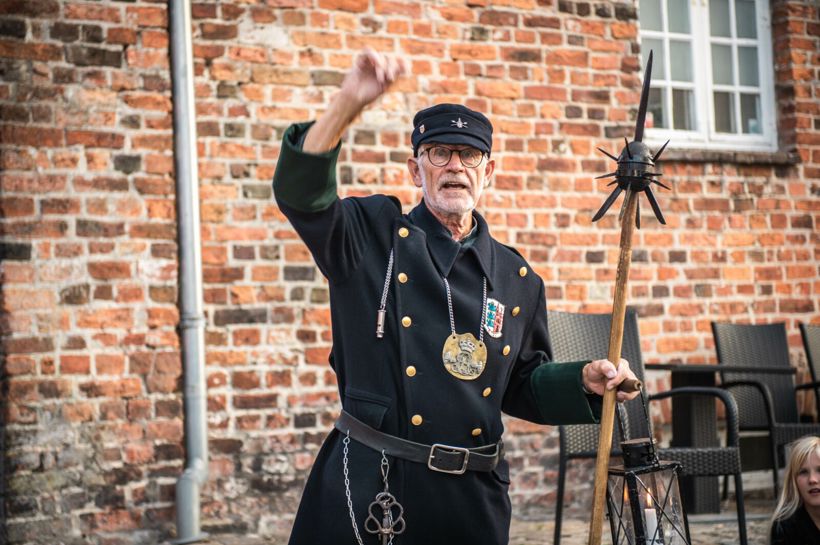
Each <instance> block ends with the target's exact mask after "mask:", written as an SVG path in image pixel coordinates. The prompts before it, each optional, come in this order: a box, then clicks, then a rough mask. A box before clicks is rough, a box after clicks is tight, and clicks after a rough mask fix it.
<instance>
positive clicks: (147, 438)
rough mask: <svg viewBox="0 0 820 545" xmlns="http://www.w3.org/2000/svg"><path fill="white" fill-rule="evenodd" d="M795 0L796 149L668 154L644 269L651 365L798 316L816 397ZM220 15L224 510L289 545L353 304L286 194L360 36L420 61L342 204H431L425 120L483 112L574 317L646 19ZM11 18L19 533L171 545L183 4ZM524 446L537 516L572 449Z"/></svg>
mask: <svg viewBox="0 0 820 545" xmlns="http://www.w3.org/2000/svg"><path fill="white" fill-rule="evenodd" d="M772 3H773V4H774V5H773V9H772V18H773V25H774V37H773V42H774V48H775V63H776V78H777V89H776V91H777V100H778V112H779V127H780V129H779V130H780V133H779V136H780V140H781V153H778V154H774V155H765V156H761V155H748V154H746V155H742V154H741V155H731V156H727V155H715V154H708V153H700V154H694V153H693V154H689V155H684V154H681V153H680V152H678V153H677V154H675V153H674V151H673V152H670V153H669V155H668V156H669V157H671V158H673V159H675V160H672V161H667V162H665V163H664V165H663V170H664V175H665V179H666V181H667V182H669V183H671V186H672V188H673V191H672V192H671V193H669V192H665V191H661V194H660V195H659V200H660V201H661V206H662V208H663V209H664V211H665V212H666V216H667V218H668V222H669V225H668V226H666V227H661V226H659V225H658V224H657V223H656V222H655V221H654V220H653V219H652V218H651V217H650V216H645V217H644V220H643V225H644V228H643V229H642V230H641V231H640V232H639V234H638V235H637V236H636V238H635V248H636V252H635V257H634V259H633V272H632V277H631V278H632V280H631V295H630V303H631V304H632V305H634V306H636V307H637V308H638V309H639V311H640V314H641V329H642V331H641V332H642V339H643V342H644V346H643V348H644V352H645V356H646V359H647V360H649V361H684V362H704V361H714V349H713V345H712V341H711V335H710V332H709V321H710V320H713V319H724V320H733V321H756V322H757V321H759V322H768V321H786V322H787V325H788V330H789V334H790V340H791V342H792V347H793V349H794V352H793V356H794V362H795V364H797V365H800V366H801V368H802V369H803V370H804V371H803V372H801V375H800V378H802V379H805V378H806V373H805V356H804V355H803V353H802V350H801V349H800V348H799V343H800V341H799V333H798V330H797V326H796V324H797V323H798V322H799V321H814V322H818V321H819V320H820V308H818V299H820V298H819V297H818V293H820V280H818V266H819V263H820V255H818V249H817V248H818V246H817V243H818V238H817V234H816V229H817V228H816V226H817V223H818V219H820V218H819V217H818V216H819V214H820V206H819V205H818V202H819V201H818V193H820V130H818V129H820V106H818V105H819V104H820V100H818V85H817V81H818V80H820V77H818V67H820V55H818V50H820V47H818V45H819V44H818V36H819V35H820V28H819V24H818V7H817V4H816V3H813V2H808V1H806V2H772ZM193 15H194V19H195V20H194V55H195V62H196V75H197V79H196V95H197V109H198V120H197V121H198V124H197V128H198V133H199V141H198V143H199V152H200V165H199V166H200V195H201V199H202V222H203V225H202V243H203V261H204V271H203V272H204V280H205V297H206V303H207V305H206V308H207V319H208V322H207V323H208V325H207V345H208V346H207V357H206V358H207V362H206V363H207V380H208V388H209V401H208V409H209V415H208V422H209V425H210V447H211V464H210V469H211V478H210V481H209V484H208V485H207V487H206V489H205V491H204V497H203V511H204V515H203V518H204V520H205V521H206V526H207V528H208V529H209V530H212V531H219V530H227V531H248V532H253V533H261V534H266V535H276V534H282V533H287V531H288V529H289V527H290V524H291V520H292V518H291V517H292V513H293V512H294V510H295V506H296V505H297V502H298V499H299V495H300V492H301V486H302V483H303V481H304V478H305V476H306V474H307V471H308V470H309V467H310V465H311V462H312V459H313V456H314V454H315V452H316V450H317V448H318V445H319V444H320V442H321V440H322V438H323V436H324V434H325V433H326V430H327V429H328V427H329V424H330V422H331V421H332V419H333V417H334V415H335V412H336V410H337V401H338V396H337V393H336V390H335V382H334V376H333V374H332V372H331V371H330V369H329V367H328V366H327V363H326V359H327V354H328V351H329V349H330V344H331V339H330V330H329V310H328V306H327V300H328V294H327V287H326V284H325V283H324V282H323V280H322V278H321V275H320V274H319V273H318V271H317V270H316V268H315V267H314V266H313V264H312V262H311V260H310V256H309V254H308V252H307V250H306V249H305V247H304V246H303V245H302V244H301V243H300V242H299V241H298V239H297V238H296V236H295V234H294V232H293V231H292V229H291V228H290V227H289V225H288V223H287V222H286V221H285V219H284V217H283V216H282V214H281V213H280V212H279V211H278V209H277V207H276V205H275V204H274V202H273V201H272V198H271V189H270V179H271V176H272V173H273V170H274V168H275V164H276V158H277V156H278V152H279V140H280V138H281V134H282V132H283V131H284V129H285V128H286V127H287V125H288V124H289V123H291V122H292V121H296V120H302V119H307V118H312V117H315V116H316V115H317V114H318V113H319V112H320V111H321V110H322V108H323V107H324V106H325V105H326V104H327V101H328V99H329V97H330V96H331V95H332V93H333V91H334V89H335V87H336V86H337V85H338V83H339V82H340V80H341V78H342V75H343V73H344V72H345V70H346V69H347V67H348V66H349V65H350V62H351V59H352V57H353V55H354V54H355V53H356V51H358V50H359V49H360V48H362V47H363V46H371V47H374V48H375V49H377V50H380V51H388V52H392V53H395V54H400V55H403V56H405V57H406V58H407V59H408V60H409V61H410V64H411V66H412V75H411V76H409V77H406V78H404V79H403V80H402V81H401V82H400V83H399V85H397V87H396V90H395V92H393V93H391V94H390V95H388V96H387V97H385V98H384V100H382V101H381V103H379V104H378V105H377V106H376V107H374V108H372V109H370V110H368V111H367V112H365V113H364V114H363V116H362V118H361V119H360V120H359V121H358V122H357V123H356V125H355V127H354V128H353V129H352V130H351V131H350V133H349V134H348V135H347V136H346V145H345V147H344V150H343V152H342V156H341V160H340V173H341V175H340V180H341V183H342V192H343V193H344V194H347V195H352V194H366V193H372V192H375V191H386V192H391V193H394V194H397V195H398V196H399V197H400V198H401V199H402V201H403V202H404V203H405V205H407V206H408V207H410V206H411V205H412V204H413V203H414V202H416V201H417V199H418V194H417V193H416V191H415V189H414V188H413V187H412V185H411V184H410V183H409V181H408V176H407V174H406V173H405V166H404V162H405V158H406V157H407V155H408V150H409V144H408V142H409V131H408V127H409V124H410V120H411V118H412V114H413V112H415V111H416V110H417V109H419V108H421V107H424V106H427V105H429V104H432V103H434V102H441V101H465V102H466V103H467V104H468V105H469V106H471V107H474V108H477V109H480V110H482V111H485V112H487V113H488V115H489V116H490V118H491V119H492V121H493V123H494V124H495V126H496V130H497V138H496V144H495V151H494V154H495V157H496V159H497V161H498V164H499V169H498V174H497V176H496V177H495V180H494V184H493V185H494V187H493V188H492V191H491V192H490V193H489V194H488V195H487V197H486V198H485V200H484V202H483V204H482V206H481V210H482V211H483V212H484V213H485V215H486V217H487V219H488V221H489V222H490V225H491V227H492V230H493V232H494V234H495V235H496V236H497V238H499V239H500V240H502V241H504V242H507V243H510V244H513V245H515V246H516V247H518V248H519V249H520V250H521V251H522V253H524V254H525V255H526V257H527V258H528V259H529V260H530V262H531V263H532V265H533V267H534V268H535V269H536V270H537V271H538V272H539V273H540V274H541V275H542V277H543V278H544V280H545V283H546V286H547V294H548V297H549V306H550V308H555V309H570V310H583V311H606V310H608V309H609V305H610V301H611V296H612V285H613V280H614V263H615V261H616V259H617V241H618V229H617V228H616V226H615V220H614V216H610V217H608V218H606V219H604V220H603V221H602V222H601V223H600V224H597V225H594V226H593V225H591V224H590V217H591V215H592V214H593V213H594V211H595V210H597V207H598V206H600V203H601V202H602V201H603V199H604V198H605V196H606V194H607V192H606V191H605V188H604V184H603V183H595V182H594V181H593V180H592V176H593V175H597V174H599V173H604V172H607V169H608V168H609V167H611V165H610V164H609V162H608V160H606V159H605V158H602V156H601V155H600V154H598V153H597V152H595V147H596V146H603V147H605V148H607V149H610V150H616V149H618V148H619V144H618V143H617V139H618V138H620V137H621V136H622V135H624V134H627V135H629V134H631V131H632V128H631V127H632V120H633V116H634V108H633V106H634V105H635V104H636V103H637V100H638V97H639V92H640V89H639V79H640V71H639V54H638V53H639V47H638V44H637V35H638V28H637V20H636V7H635V3H634V2H626V3H610V2H597V3H591V2H569V1H560V2H556V1H549V0H546V1H543V0H539V1H536V0H502V1H495V2H492V1H490V0H469V1H468V2H461V1H459V0H452V1H448V2H443V1H440V2H400V1H381V0H373V1H368V0H267V1H262V0H260V1H258V2H253V1H239V0H237V1H235V2H229V1H219V2H216V1H215V2H198V3H194V4H193ZM0 18H1V19H0V74H2V78H0V79H1V80H2V83H0V123H2V128H0V131H2V132H0V134H2V142H1V143H0V145H2V148H0V152H1V153H2V155H0V162H1V164H2V175H1V177H0V191H1V192H2V193H1V194H0V210H2V214H1V215H2V219H1V220H0V221H1V222H2V223H0V225H1V226H2V234H3V236H2V246H0V248H2V260H3V262H2V290H0V298H2V301H1V302H2V322H0V323H2V326H1V327H2V334H3V338H2V340H3V351H2V353H3V359H2V360H1V361H0V366H2V367H0V377H2V379H1V380H2V401H0V403H2V405H0V406H2V414H3V420H2V428H0V431H2V434H0V437H1V438H2V443H0V450H3V451H4V452H5V457H4V458H3V463H2V465H0V474H2V479H3V481H2V482H3V485H2V486H0V500H2V501H0V520H4V521H5V524H4V525H3V524H0V527H2V528H3V530H2V531H5V532H6V535H5V537H6V540H7V541H8V542H9V543H56V542H57V540H61V541H63V542H66V543H72V544H86V543H88V544H95V545H96V544H120V543H155V542H157V540H159V539H162V538H165V537H167V535H168V534H169V531H170V530H171V529H172V528H173V512H174V504H173V485H174V483H175V481H176V478H177V477H178V475H179V474H180V472H181V468H182V464H183V448H182V438H181V434H182V412H181V406H182V403H181V388H180V384H181V367H180V354H179V340H178V337H177V334H176V331H175V326H176V323H177V321H178V318H179V316H178V312H177V308H176V298H177V291H176V271H177V258H176V242H175V241H176V227H175V221H176V219H175V208H174V206H175V203H174V186H173V172H172V170H173V163H172V150H171V146H172V140H173V135H172V131H171V115H170V112H171V105H172V104H171V95H170V75H169V66H168V65H169V60H168V35H167V30H166V29H167V12H166V4H165V2H160V1H156V2H147V1H139V0H137V1H131V2H125V1H123V2H119V1H109V2H97V1H85V2H80V1H68V0H27V1H22V0H0ZM671 145H672V146H674V143H672V144H671ZM650 386H651V387H652V388H661V387H663V386H664V382H663V377H662V376H657V377H651V380H650ZM809 401H810V400H804V408H809V407H810V406H811V404H810V403H809ZM663 416H664V415H659V417H660V418H662V417H663ZM667 416H668V415H667ZM508 430H510V431H511V432H512V433H511V434H510V437H509V443H510V446H511V449H510V450H511V457H512V463H513V467H514V469H515V476H514V485H513V489H512V492H513V500H514V503H515V505H516V513H518V514H538V515H541V516H543V515H544V513H545V511H546V510H548V509H551V507H552V499H553V496H554V482H555V472H554V469H555V467H556V464H555V461H556V456H557V440H556V435H555V433H553V432H550V430H548V429H544V428H540V427H537V426H531V425H528V424H526V423H522V422H520V421H513V420H510V421H508ZM547 432H549V433H547ZM545 467H546V468H547V470H546V471H545V470H544V468H545ZM576 481H577V479H576ZM586 498H588V496H586V495H584V494H583V493H580V494H579V495H576V497H575V500H576V501H578V502H582V501H587V499H586ZM0 535H3V534H2V533H0Z"/></svg>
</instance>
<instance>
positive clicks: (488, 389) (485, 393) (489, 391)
mask: <svg viewBox="0 0 820 545" xmlns="http://www.w3.org/2000/svg"><path fill="white" fill-rule="evenodd" d="M491 393H493V389H492V388H484V391H483V392H481V395H483V396H484V397H490V394H491Z"/></svg>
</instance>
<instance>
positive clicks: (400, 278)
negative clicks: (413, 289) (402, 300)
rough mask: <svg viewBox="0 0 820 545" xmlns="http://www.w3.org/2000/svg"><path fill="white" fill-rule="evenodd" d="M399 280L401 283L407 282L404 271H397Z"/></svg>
mask: <svg viewBox="0 0 820 545" xmlns="http://www.w3.org/2000/svg"><path fill="white" fill-rule="evenodd" d="M399 282H401V283H402V284H404V283H405V282H407V275H406V274H404V273H399Z"/></svg>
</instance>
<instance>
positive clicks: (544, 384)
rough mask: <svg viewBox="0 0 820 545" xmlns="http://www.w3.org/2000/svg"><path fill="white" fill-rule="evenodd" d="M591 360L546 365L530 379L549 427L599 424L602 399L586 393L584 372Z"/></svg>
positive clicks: (544, 419)
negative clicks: (583, 379) (553, 425)
mask: <svg viewBox="0 0 820 545" xmlns="http://www.w3.org/2000/svg"><path fill="white" fill-rule="evenodd" d="M587 363H589V361H578V362H572V363H545V364H543V365H540V366H539V367H538V368H537V369H536V370H535V371H534V372H533V373H532V375H531V377H530V387H531V388H532V393H533V397H534V398H535V402H536V405H537V406H538V410H539V412H540V413H541V417H542V419H543V421H544V422H545V423H547V424H561V425H565V424H597V423H598V422H599V421H600V419H601V409H602V407H603V398H602V397H601V396H599V395H597V394H585V393H584V390H583V387H582V386H583V381H582V379H581V371H582V370H583V368H584V365H586V364H587Z"/></svg>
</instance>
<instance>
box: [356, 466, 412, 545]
mask: <svg viewBox="0 0 820 545" xmlns="http://www.w3.org/2000/svg"><path fill="white" fill-rule="evenodd" d="M381 471H382V481H383V482H384V490H383V491H381V492H379V493H378V494H376V499H375V500H373V501H372V502H371V503H370V505H369V506H368V507H367V520H365V521H364V529H365V530H367V533H369V534H376V535H378V536H380V538H381V543H382V545H390V544H391V543H393V537H394V536H397V535H399V534H401V533H402V532H404V507H402V505H401V504H400V503H399V502H398V501H397V500H396V497H395V496H393V494H391V493H390V486H389V485H388V484H387V475H388V473H389V472H390V465H389V463H388V461H387V456H386V455H385V452H384V451H382V465H381Z"/></svg>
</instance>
